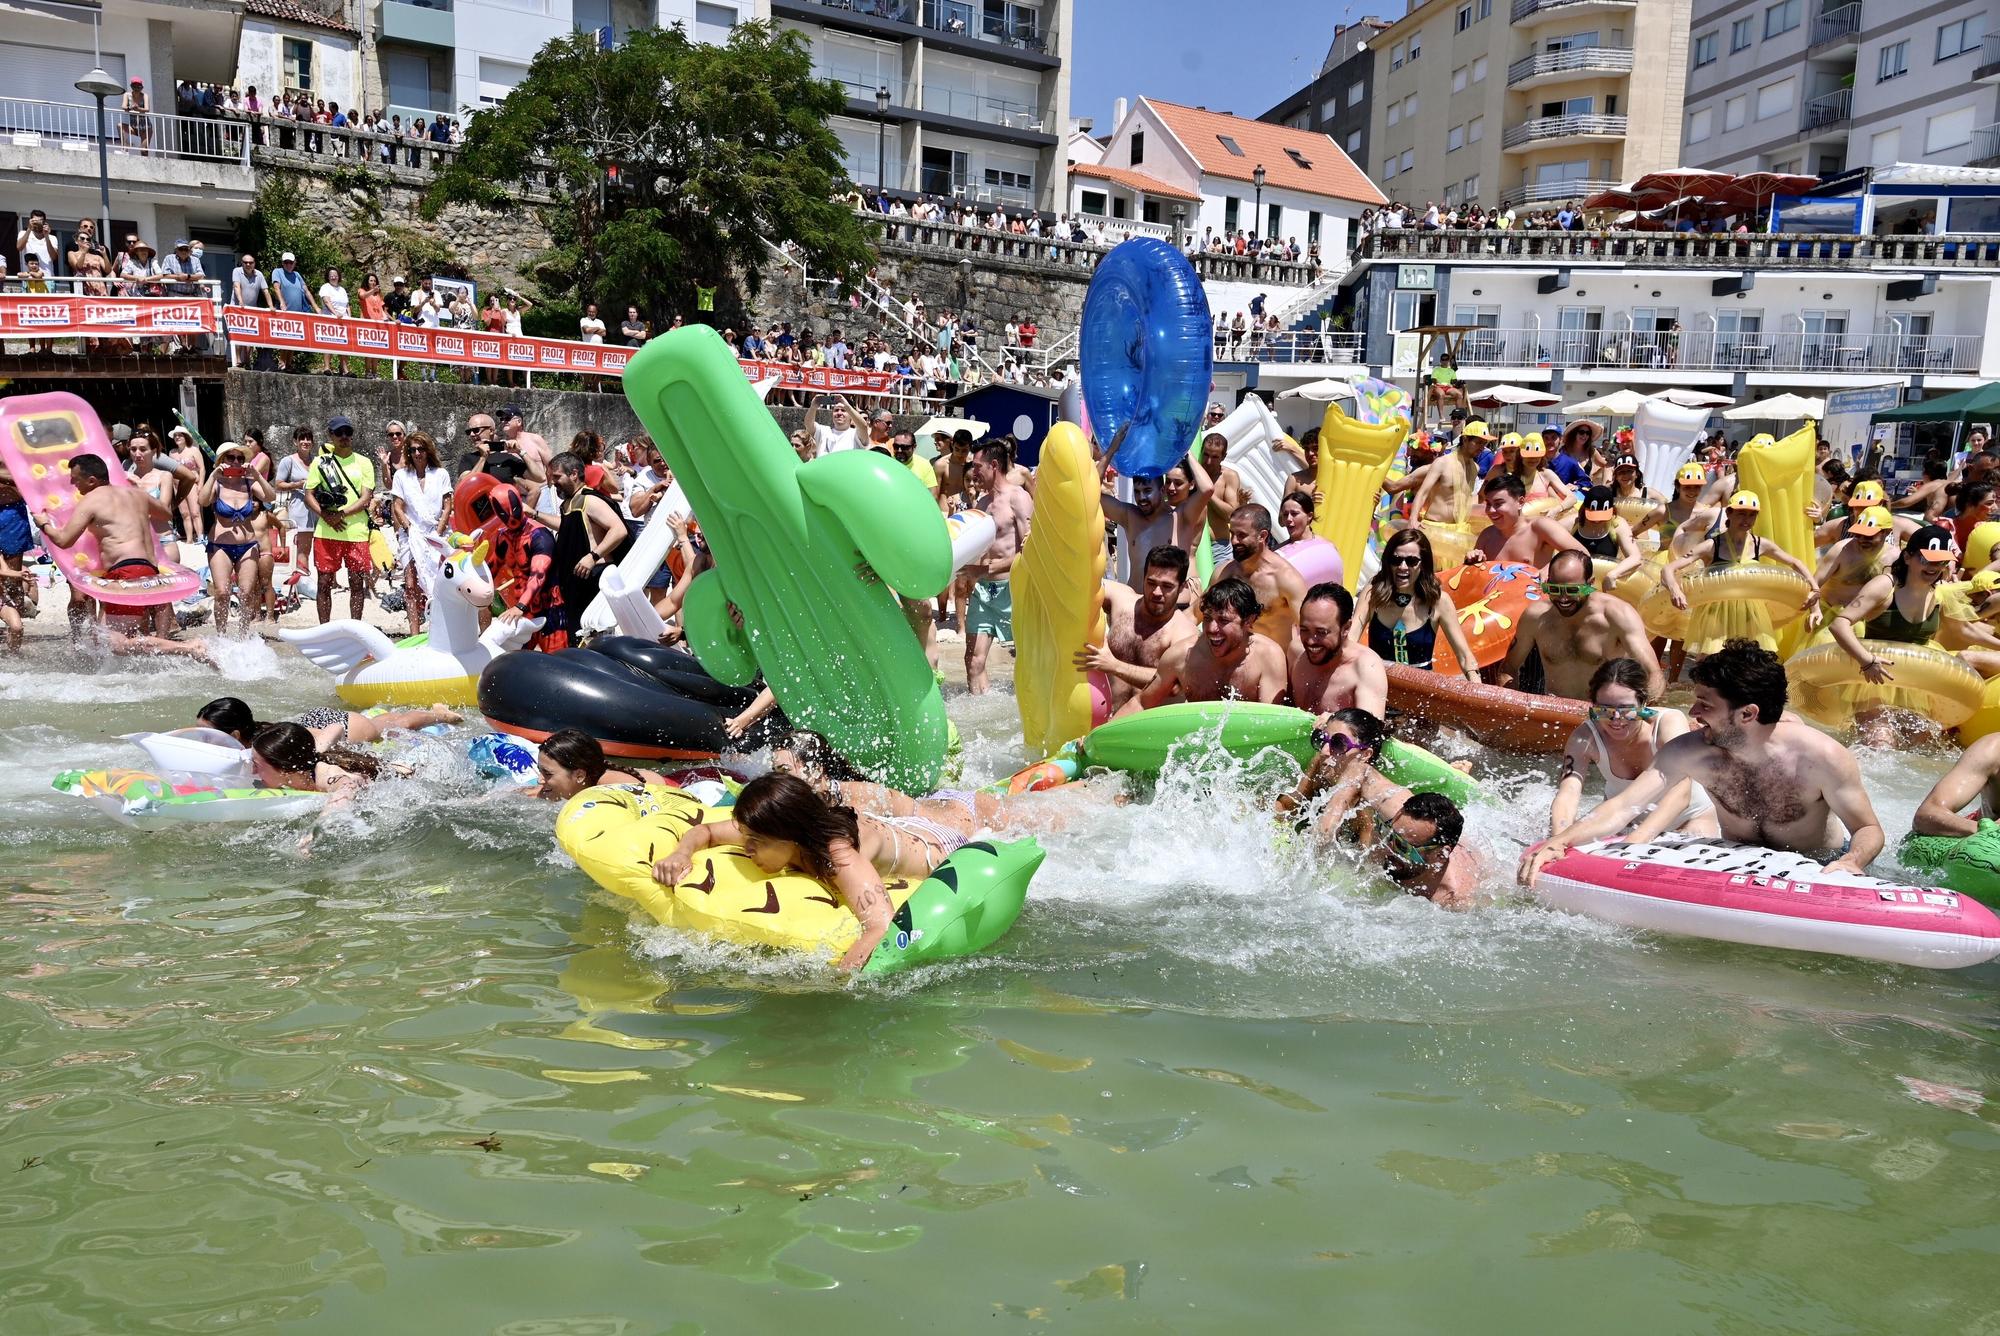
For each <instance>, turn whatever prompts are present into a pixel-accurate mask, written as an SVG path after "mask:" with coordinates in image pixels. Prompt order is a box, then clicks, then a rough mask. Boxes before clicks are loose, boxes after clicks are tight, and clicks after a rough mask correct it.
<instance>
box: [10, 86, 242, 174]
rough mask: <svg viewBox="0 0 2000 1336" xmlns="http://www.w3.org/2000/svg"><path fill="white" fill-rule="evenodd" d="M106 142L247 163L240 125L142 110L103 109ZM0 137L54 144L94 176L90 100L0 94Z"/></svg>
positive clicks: (152, 152)
mask: <svg viewBox="0 0 2000 1336" xmlns="http://www.w3.org/2000/svg"><path fill="white" fill-rule="evenodd" d="M104 129H105V143H106V145H107V146H108V147H109V148H110V150H111V152H112V153H113V154H114V155H120V154H122V155H132V156H137V157H141V158H187V159H199V160H202V161H207V162H234V163H239V164H241V165H243V166H246V167H247V166H248V165H249V163H250V141H249V137H248V136H247V135H246V134H245V133H244V128H243V126H242V125H241V124H239V123H236V122H232V121H226V120H208V119H205V118H202V117H196V116H170V115H162V114H160V113H158V112H147V113H145V114H143V115H140V116H133V115H130V114H128V113H126V112H123V111H120V110H119V109H118V108H117V107H116V106H113V105H108V104H107V105H106V107H105V109H104ZM0 139H4V141H5V142H7V143H10V144H12V145H13V147H15V148H54V149H58V150H67V151H69V152H73V153H75V154H77V155H78V161H77V164H76V166H77V172H78V174H79V175H83V176H89V177H91V178H93V179H94V178H95V176H96V174H97V162H96V152H97V106H96V104H95V103H87V104H79V103H71V102H42V101H38V100H35V99H32V98H21V97H0Z"/></svg>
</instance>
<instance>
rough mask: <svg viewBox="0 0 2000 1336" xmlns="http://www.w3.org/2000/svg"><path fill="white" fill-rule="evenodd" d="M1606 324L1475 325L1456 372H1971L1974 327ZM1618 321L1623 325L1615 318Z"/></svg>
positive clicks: (1977, 342)
mask: <svg viewBox="0 0 2000 1336" xmlns="http://www.w3.org/2000/svg"><path fill="white" fill-rule="evenodd" d="M1607 321H1608V322H1609V323H1611V324H1613V326H1614V328H1610V329H1548V328H1538V329H1528V328H1500V329H1488V328H1481V329H1476V330H1473V331H1471V332H1470V333H1468V334H1466V335H1465V336H1464V338H1463V339H1462V340H1461V341H1460V344H1459V356H1458V365H1459V369H1460V370H1461V371H1469V370H1472V369H1474V368H1478V369H1480V370H1482V371H1519V370H1523V369H1528V368H1537V369H1539V368H1553V367H1561V368H1563V369H1565V370H1586V369H1590V368H1618V369H1625V370H1641V371H1645V370H1652V371H1668V370H1672V371H1721V372H1736V371H1746V370H1748V371H1796V372H1819V373H1824V374H1845V373H1850V372H1912V371H1927V372H1931V373H1933V374H1936V375H1970V374H1973V373H1975V372H1976V371H1977V370H1978V368H1979V359H1980V353H1981V350H1982V348H1983V347H1984V344H1985V336H1984V335H1981V334H1927V335H1909V334H1903V333H1900V332H1897V331H1893V330H1892V331H1885V332H1882V333H1876V334H1861V333H1811V332H1805V331H1798V332H1773V331H1769V330H1764V331H1756V332H1737V331H1732V330H1716V329H1683V330H1679V331H1667V330H1650V329H1644V330H1642V329H1635V328H1633V327H1632V317H1631V314H1630V313H1629V312H1613V313H1611V314H1610V315H1609V316H1608V317H1607ZM1620 322H1622V324H1621V323H1620Z"/></svg>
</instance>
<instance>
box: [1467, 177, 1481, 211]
mask: <svg viewBox="0 0 2000 1336" xmlns="http://www.w3.org/2000/svg"><path fill="white" fill-rule="evenodd" d="M1464 196H1465V198H1466V199H1468V200H1471V201H1472V202H1473V203H1475V204H1477V203H1478V202H1479V173H1478V172H1474V173H1473V174H1472V175H1470V176H1468V177H1466V178H1465V190H1464Z"/></svg>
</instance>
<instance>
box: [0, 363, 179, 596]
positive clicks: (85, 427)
mask: <svg viewBox="0 0 2000 1336" xmlns="http://www.w3.org/2000/svg"><path fill="white" fill-rule="evenodd" d="M81 455H95V456H96V457H97V458H99V459H101V460H103V461H104V466H105V468H106V470H107V471H108V472H109V473H110V474H111V484H110V485H111V486H113V487H136V486H138V484H137V483H135V482H133V481H132V479H131V478H130V477H128V476H127V475H126V472H125V466H124V465H123V464H121V463H119V462H118V455H117V452H115V451H114V450H113V449H112V448H111V440H110V438H109V437H107V436H106V435H105V434H104V423H103V422H101V421H100V420H99V419H98V416H97V412H96V410H94V409H93V408H91V406H90V405H89V404H88V403H86V402H84V401H83V400H82V399H80V398H78V397H77V396H76V395H74V394H68V393H64V392H60V391H59V392H57V393H54V394H23V395H16V396H15V397H13V398H11V399H6V400H0V465H4V466H5V468H6V471H7V474H8V475H9V476H10V477H12V478H13V480H14V486H15V487H16V489H17V490H19V492H20V493H21V497H22V499H23V500H25V501H26V502H27V503H28V510H29V512H30V513H31V514H33V513H43V514H47V515H48V516H49V517H50V518H51V519H53V520H55V521H56V523H58V524H62V523H65V522H67V521H68V519H69V514H70V508H71V507H72V506H74V505H75V504H76V503H77V501H78V500H80V499H81V497H82V493H80V492H78V491H77V489H76V484H74V483H72V482H71V481H70V478H69V462H70V460H72V459H75V458H77V457H79V456H81ZM42 550H43V551H44V552H46V553H47V554H48V556H49V557H50V559H52V560H53V561H54V562H55V564H56V569H58V570H60V571H61V572H62V574H63V579H65V580H67V581H68V582H69V585H70V587H71V588H72V589H76V590H78V591H80V592H82V593H84V594H88V595H89V596H90V597H91V598H94V599H96V600H97V601H98V602H100V603H104V604H108V605H111V606H115V607H133V608H141V607H153V606H156V605H158V604H161V603H178V602H179V601H180V600H182V599H184V598H187V597H189V596H190V595H193V594H197V593H200V592H201V588H202V577H203V574H205V572H200V571H193V570H189V569H188V568H187V567H185V566H180V565H176V564H175V562H174V560H173V558H174V557H175V556H176V555H177V554H176V553H175V552H174V551H173V550H170V549H169V548H168V547H166V546H165V545H163V544H162V543H161V542H160V538H159V535H158V534H157V533H156V534H154V535H153V542H152V560H153V564H154V565H155V566H157V567H158V568H159V572H158V574H155V575H149V576H147V577H145V578H144V579H140V580H109V579H106V578H105V577H104V573H103V572H104V554H103V553H102V552H101V551H99V550H98V546H97V538H96V536H95V535H93V534H92V533H91V532H90V531H89V530H88V529H85V530H84V531H83V533H82V534H81V535H80V536H79V537H78V538H77V540H76V542H74V543H72V544H71V545H70V546H69V548H68V550H63V549H61V548H57V547H55V546H53V545H52V544H49V543H46V542H45V543H43V544H42Z"/></svg>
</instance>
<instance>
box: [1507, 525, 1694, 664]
mask: <svg viewBox="0 0 2000 1336" xmlns="http://www.w3.org/2000/svg"><path fill="white" fill-rule="evenodd" d="M1542 592H1543V593H1544V594H1546V595H1548V600H1547V602H1537V603H1530V604H1529V605H1528V610H1527V611H1526V612H1524V613H1522V614H1521V627H1520V629H1519V630H1518V631H1516V632H1515V633H1514V643H1513V644H1512V645H1511V646H1510V647H1509V648H1508V650H1507V662H1506V663H1505V664H1504V665H1503V666H1502V667H1501V669H1500V684H1501V685H1502V686H1512V687H1517V688H1518V686H1519V679H1520V676H1521V670H1522V668H1523V667H1525V666H1526V665H1527V662H1528V655H1529V654H1530V652H1532V651H1534V650H1540V651H1541V653H1542V683H1543V684H1542V694H1544V695H1549V696H1564V697H1567V698H1568V699H1570V700H1589V699H1590V679H1591V675H1592V674H1593V673H1595V672H1596V671H1597V669H1598V667H1599V665H1601V664H1604V663H1608V662H1609V661H1610V660H1612V659H1631V660H1632V661H1633V662H1635V663H1637V664H1639V665H1640V666H1641V667H1643V668H1644V669H1645V670H1646V698H1647V699H1648V700H1658V699H1659V698H1660V696H1661V695H1662V693H1664V692H1665V691H1666V689H1667V679H1666V675H1665V674H1664V673H1662V672H1661V671H1660V660H1659V657H1658V656H1657V655H1655V654H1654V653H1653V646H1652V644H1651V643H1650V642H1649V641H1648V640H1647V639H1646V623H1645V622H1644V621H1643V620H1642V619H1641V618H1640V616H1639V610H1638V609H1637V608H1635V607H1633V606H1632V605H1631V604H1630V603H1627V602H1625V601H1624V600H1622V599H1616V598H1612V597H1611V596H1610V595H1609V594H1600V593H1598V592H1596V591H1595V590H1594V589H1593V588H1592V587H1591V584H1590V558H1589V557H1587V556H1585V555H1584V554H1583V553H1581V552H1558V553H1557V554H1556V556H1555V559H1554V560H1552V561H1551V562H1549V573H1548V577H1547V578H1546V579H1544V580H1543V581H1542Z"/></svg>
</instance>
